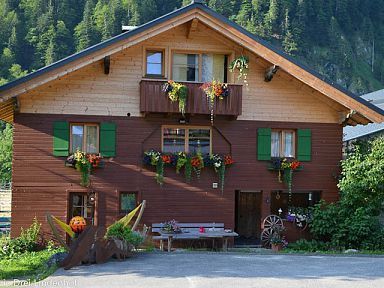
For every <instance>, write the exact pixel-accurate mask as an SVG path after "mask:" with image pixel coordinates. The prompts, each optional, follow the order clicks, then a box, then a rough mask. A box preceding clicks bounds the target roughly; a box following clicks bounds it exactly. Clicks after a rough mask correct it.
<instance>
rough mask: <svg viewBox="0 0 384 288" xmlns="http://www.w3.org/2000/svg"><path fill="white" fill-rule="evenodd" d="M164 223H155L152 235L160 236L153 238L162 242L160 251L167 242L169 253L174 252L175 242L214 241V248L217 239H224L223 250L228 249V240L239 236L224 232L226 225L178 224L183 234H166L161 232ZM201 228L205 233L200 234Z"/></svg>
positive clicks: (213, 223)
mask: <svg viewBox="0 0 384 288" xmlns="http://www.w3.org/2000/svg"><path fill="white" fill-rule="evenodd" d="M163 225H164V224H163V223H153V224H152V233H158V234H160V235H157V236H153V237H152V239H153V240H159V241H160V250H164V240H167V244H168V245H167V246H168V252H171V250H172V241H173V240H195V239H212V242H213V247H214V244H215V239H223V249H224V250H227V249H228V238H230V237H235V236H238V234H237V233H234V232H230V233H227V232H225V230H224V223H215V222H212V223H177V225H178V226H179V227H180V228H181V230H182V233H165V232H163V231H162V230H161V228H162V227H163ZM200 227H203V228H204V230H205V232H204V233H200Z"/></svg>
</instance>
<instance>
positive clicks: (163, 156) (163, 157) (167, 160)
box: [161, 155, 171, 164]
mask: <svg viewBox="0 0 384 288" xmlns="http://www.w3.org/2000/svg"><path fill="white" fill-rule="evenodd" d="M161 158H162V159H163V162H164V163H166V164H169V163H171V157H170V156H169V155H162V156H161Z"/></svg>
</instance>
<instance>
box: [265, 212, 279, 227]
mask: <svg viewBox="0 0 384 288" xmlns="http://www.w3.org/2000/svg"><path fill="white" fill-rule="evenodd" d="M276 226H279V227H281V228H283V227H284V224H283V220H282V219H281V218H280V217H279V216H277V215H269V216H267V217H266V218H265V219H264V221H263V229H268V228H273V227H276Z"/></svg>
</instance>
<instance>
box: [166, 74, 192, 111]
mask: <svg viewBox="0 0 384 288" xmlns="http://www.w3.org/2000/svg"><path fill="white" fill-rule="evenodd" d="M162 90H163V92H165V93H167V94H168V98H169V100H171V101H172V102H179V111H180V113H181V114H182V115H183V116H184V114H185V106H186V105H187V98H188V88H187V86H185V85H183V84H181V83H177V82H175V81H173V80H169V81H168V82H166V83H164V85H163V88H162Z"/></svg>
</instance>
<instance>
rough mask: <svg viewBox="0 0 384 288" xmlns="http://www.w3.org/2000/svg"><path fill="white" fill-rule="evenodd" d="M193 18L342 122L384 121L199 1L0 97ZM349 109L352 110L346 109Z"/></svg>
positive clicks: (11, 86) (10, 86) (20, 82)
mask: <svg viewBox="0 0 384 288" xmlns="http://www.w3.org/2000/svg"><path fill="white" fill-rule="evenodd" d="M194 19H198V20H199V21H201V22H202V23H204V24H205V25H207V26H208V27H210V28H211V29H213V30H215V31H217V32H218V33H220V34H222V35H223V36H224V37H227V38H229V39H231V40H232V41H234V42H236V43H238V44H239V45H241V46H243V47H244V48H246V49H248V50H249V51H251V52H252V53H254V54H256V55H258V56H260V57H262V58H264V59H265V60H266V61H268V62H270V63H271V64H274V65H277V66H279V67H280V69H282V70H284V71H285V72H286V73H288V74H290V75H292V76H293V77H295V78H296V79H298V80H300V81H301V82H303V83H305V84H306V85H308V86H309V87H311V88H313V89H314V90H316V91H318V92H320V93H321V94H322V95H325V96H326V97H328V98H330V99H331V100H333V101H335V102H337V103H339V104H340V105H342V106H343V107H345V109H346V111H347V112H346V113H345V115H344V116H345V118H346V119H348V121H344V124H346V125H355V123H356V124H367V123H370V122H376V123H380V122H383V121H384V111H383V110H381V109H380V108H378V107H376V106H375V105H373V104H371V103H369V102H367V101H366V100H364V99H363V98H361V97H358V96H356V95H354V94H352V93H351V92H349V91H347V90H345V89H343V88H342V87H340V86H338V85H336V84H335V83H332V82H329V81H328V80H327V79H325V78H324V77H323V76H321V75H319V74H318V73H317V72H315V71H313V70H311V69H309V68H308V67H305V66H304V65H302V64H301V63H299V62H297V60H295V59H294V58H292V57H291V56H289V55H287V54H285V53H284V52H282V51H281V50H278V49H276V48H275V47H273V46H272V45H271V44H269V43H268V42H266V41H264V40H262V39H260V38H258V37H257V36H255V35H254V34H252V33H250V32H248V31H247V30H245V29H244V28H242V27H241V26H239V25H237V24H236V23H234V22H232V21H230V20H228V19H227V18H225V17H223V16H222V15H220V14H218V13H216V12H215V11H213V10H212V9H210V8H208V7H207V6H205V5H203V4H201V3H200V2H198V3H197V2H196V3H193V4H191V5H188V6H185V7H183V8H181V9H178V10H175V11H173V12H171V13H169V14H167V15H164V16H162V17H160V18H157V19H155V20H153V21H150V22H148V23H146V24H144V25H142V26H139V27H137V28H136V29H134V30H131V31H129V32H126V33H123V34H120V35H118V36H115V37H113V38H111V39H109V40H107V41H104V42H102V43H99V44H97V45H94V46H92V47H89V48H87V49H85V50H83V51H81V52H79V53H76V54H73V55H71V56H69V57H66V58H64V59H62V60H60V61H58V62H56V63H53V64H51V65H49V66H46V67H44V68H41V69H39V70H37V71H35V72H32V73H30V74H28V75H27V76H25V77H23V78H20V79H17V80H15V81H13V82H10V83H7V84H5V85H3V86H0V101H1V100H2V101H7V100H8V99H10V98H12V97H17V96H18V95H21V94H23V93H25V92H28V91H29V90H31V89H34V88H36V87H38V86H40V85H43V84H45V83H47V82H49V81H52V80H55V79H57V78H60V77H62V76H64V75H67V74H69V73H71V72H73V71H76V70H78V69H80V68H82V67H84V66H86V65H89V64H91V63H94V62H96V61H99V60H101V59H103V58H104V57H106V56H109V55H112V54H114V53H117V52H119V51H121V50H124V49H127V48H129V47H131V46H133V45H136V44H138V43H140V42H142V41H144V40H146V39H149V38H151V37H154V36H156V35H159V34H161V33H163V32H165V31H167V30H169V29H172V28H173V27H175V26H179V25H182V24H185V23H187V22H189V21H192V20H194ZM352 111H354V112H353V113H350V112H352ZM350 114H351V115H350ZM352 114H353V115H352ZM346 119H344V120H346Z"/></svg>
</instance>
